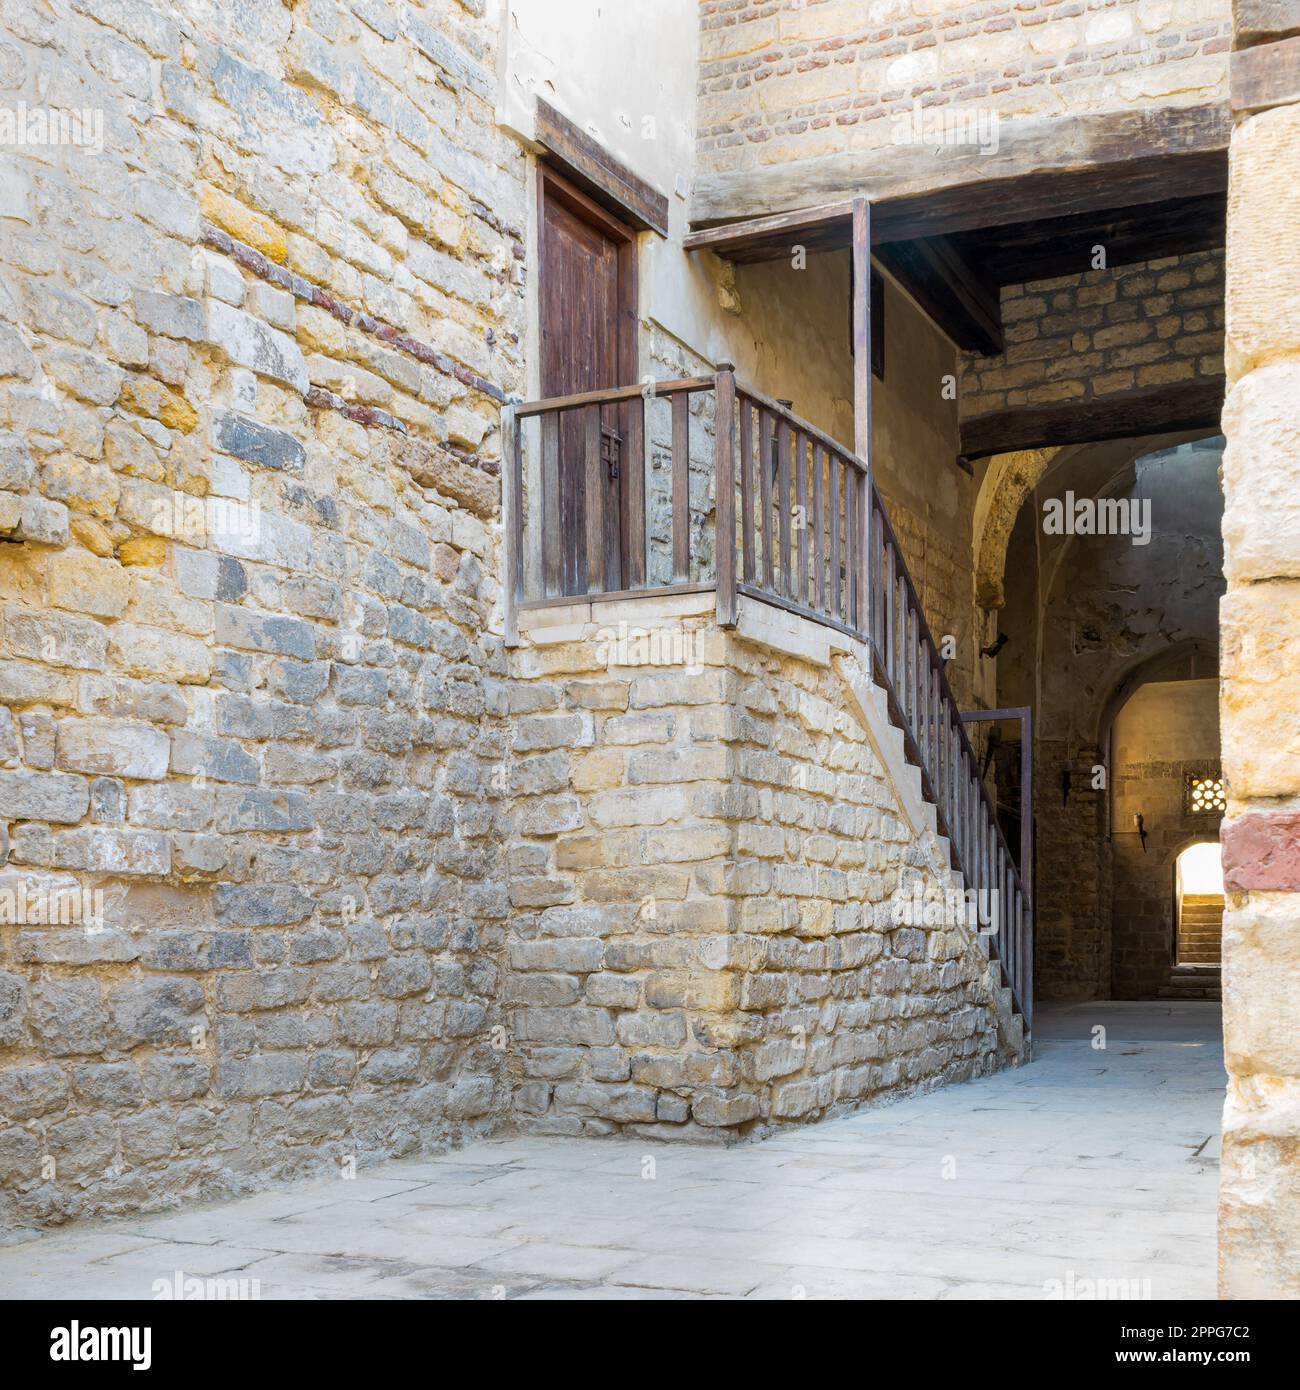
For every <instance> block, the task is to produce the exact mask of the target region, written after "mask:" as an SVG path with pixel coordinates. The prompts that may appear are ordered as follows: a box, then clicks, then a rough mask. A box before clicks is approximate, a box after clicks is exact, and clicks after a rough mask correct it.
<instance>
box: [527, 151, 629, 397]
mask: <svg viewBox="0 0 1300 1390" xmlns="http://www.w3.org/2000/svg"><path fill="white" fill-rule="evenodd" d="M548 197H553V198H554V199H555V200H556V201H557V202H558V203H560V204H561V205H562V206H564V207H566V208H568V210H569V211H570V212H571V213H573V214H574V216H575V217H578V218H580V219H581V220H582V221H584V222H587V223H589V224H590V225H591V226H593V227H599V228H600V230H601V231H602V232H604V233H605V235H606V236H608V237H609V238H610V240H611V241H613V242H616V243H617V245H618V309H617V314H618V324H617V328H616V332H615V335H614V336H615V343H616V345H617V349H618V368H617V374H618V376H619V377H620V378H621V379H620V380H619V381H616V382H614V383H613V384H614V385H615V386H632V385H634V384H635V383H636V380H637V367H638V365H639V361H638V352H637V348H638V344H637V310H638V303H639V301H638V294H639V286H638V284H637V254H636V251H637V244H636V238H637V234H636V232H635V231H634V230H633V229H632V228H631V227H629V226H628V225H627V223H626V222H622V221H620V220H619V219H618V218H617V217H615V216H614V214H613V213H611V212H608V211H606V209H604V208H603V207H601V205H600V204H599V203H597V202H595V201H594V200H593V199H591V198H589V197H588V196H587V195H586V194H585V193H584V192H583V191H582V190H581V189H580V188H579V187H578V186H577V185H576V184H574V183H571V182H570V181H569V180H568V179H566V178H565V177H564V175H563V174H560V173H558V172H557V171H556V170H555V169H553V168H552V167H551V166H550V165H549V164H546V163H544V162H539V163H538V166H537V274H538V288H537V314H538V336H539V338H540V336H541V313H542V292H541V276H542V273H543V268H544V267H545V265H546V200H547V198H548ZM537 372H538V386H539V388H540V390H541V391H542V392H544V391H545V387H543V386H542V385H541V372H542V363H541V361H540V359H539V361H538V367H537Z"/></svg>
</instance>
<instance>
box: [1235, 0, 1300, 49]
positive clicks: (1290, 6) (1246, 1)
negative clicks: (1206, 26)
mask: <svg viewBox="0 0 1300 1390" xmlns="http://www.w3.org/2000/svg"><path fill="white" fill-rule="evenodd" d="M1293 34H1300V0H1235V3H1234V4H1233V7H1232V46H1233V47H1234V48H1249V47H1250V46H1251V45H1252V44H1256V43H1274V42H1276V41H1277V40H1278V39H1287V38H1290V37H1291V36H1292V35H1293Z"/></svg>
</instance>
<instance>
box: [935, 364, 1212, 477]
mask: <svg viewBox="0 0 1300 1390" xmlns="http://www.w3.org/2000/svg"><path fill="white" fill-rule="evenodd" d="M1223 393H1224V380H1223V378H1222V377H1212V378H1203V379H1201V380H1199V381H1188V382H1178V383H1176V384H1174V385H1171V386H1150V387H1147V388H1146V389H1145V390H1141V391H1124V392H1116V394H1115V395H1113V396H1102V397H1101V398H1100V399H1097V400H1091V401H1071V402H1066V403H1062V404H1057V405H1044V406H1033V407H1029V406H1016V407H1013V408H1012V409H1010V410H998V411H993V412H991V413H989V414H987V415H975V416H972V417H971V418H970V419H968V420H963V421H962V424H961V457H962V458H963V459H964V460H965V461H967V462H969V461H970V460H972V459H978V458H987V457H988V456H989V455H990V454H1005V453H1011V452H1013V451H1015V450H1017V449H1050V448H1053V447H1056V446H1059V445H1062V444H1090V443H1094V442H1097V441H1100V440H1104V439H1136V438H1139V437H1141V436H1142V435H1147V434H1171V433H1174V432H1175V431H1178V430H1196V429H1206V430H1217V429H1218V428H1219V417H1220V415H1221V414H1222V411H1223Z"/></svg>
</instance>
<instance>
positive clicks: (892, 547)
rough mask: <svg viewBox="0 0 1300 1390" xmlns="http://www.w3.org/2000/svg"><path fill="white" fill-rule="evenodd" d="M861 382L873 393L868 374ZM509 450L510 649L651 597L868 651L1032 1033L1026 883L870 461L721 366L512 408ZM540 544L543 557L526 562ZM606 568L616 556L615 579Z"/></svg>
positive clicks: (993, 959)
mask: <svg viewBox="0 0 1300 1390" xmlns="http://www.w3.org/2000/svg"><path fill="white" fill-rule="evenodd" d="M867 382H868V389H869V386H870V371H868V372H867ZM708 397H712V401H713V407H714V408H713V423H714V429H713V441H712V453H713V458H712V472H713V483H714V487H713V496H714V499H715V506H714V513H713V518H712V520H713V533H714V542H715V544H714V558H713V564H712V569H713V574H712V577H711V582H710V577H709V575H708V573H707V569H708V566H707V565H705V564H704V563H703V561H702V560H701V557H700V555H699V553H698V549H699V547H698V538H697V533H698V530H699V528H700V523H702V522H703V523H705V524H707V517H706V516H705V515H703V514H693V513H692V505H691V499H692V497H693V496H694V495H695V492H696V490H695V489H693V488H692V485H691V473H692V469H693V468H694V469H695V471H697V472H698V471H700V469H701V466H705V467H707V463H706V461H705V460H704V459H699V458H696V459H694V460H693V459H692V456H691V443H692V440H695V439H697V431H696V430H694V429H692V428H691V427H690V417H691V413H692V411H693V410H695V411H696V412H697V413H702V412H700V411H699V410H698V405H693V404H692V402H697V403H702V402H700V398H708ZM665 413H667V414H668V415H669V416H670V419H665V418H664V416H665ZM570 417H573V420H574V421H575V422H580V423H581V425H582V428H581V429H580V430H579V429H577V428H574V429H573V430H566V429H561V420H562V419H570ZM606 417H608V419H607V418H606ZM614 419H619V420H621V421H622V424H621V426H620V430H619V435H620V439H621V441H622V442H621V443H620V445H619V451H618V452H619V459H620V474H619V476H620V478H621V479H622V480H623V481H622V483H621V486H622V487H623V488H624V490H625V493H626V498H627V502H626V505H625V513H626V514H625V515H624V516H623V517H622V519H621V521H620V526H621V528H622V530H621V531H620V537H619V540H618V544H617V545H614V544H612V543H607V540H608V537H607V536H606V534H605V529H606V527H607V526H608V525H610V524H611V523H610V520H609V515H608V514H609V510H610V509H609V508H607V507H606V506H605V505H604V502H603V501H602V500H601V498H602V494H601V492H600V490H599V489H600V488H601V487H603V486H604V482H603V480H604V479H605V477H606V471H607V470H606V469H605V466H604V464H603V462H602V456H601V453H600V449H601V440H602V438H603V434H602V431H603V429H604V426H605V425H606V424H608V423H609V422H610V421H611V420H614ZM656 419H657V420H658V421H659V426H658V428H659V433H660V435H661V437H663V438H665V439H671V447H670V449H669V452H668V454H667V457H666V459H665V460H664V463H665V465H666V466H665V467H664V469H663V472H664V474H665V476H666V481H667V483H668V494H667V496H665V497H663V498H661V499H660V503H661V504H662V503H664V502H666V503H668V507H667V511H668V516H667V518H666V521H667V526H668V528H670V530H669V533H668V534H667V535H665V534H664V531H665V529H666V528H665V527H664V520H665V519H664V518H661V519H660V520H659V521H658V522H657V524H656V526H651V527H647V525H646V498H647V492H646V479H647V477H648V476H649V471H650V470H649V468H648V463H647V445H648V443H649V441H651V440H652V438H654V437H655V434H656V428H655V426H654V421H655V420H656ZM530 428H531V429H532V431H533V435H534V436H535V437H534V439H533V444H532V445H530V446H529V452H530V453H532V452H533V450H534V449H535V451H536V452H535V455H534V456H535V457H536V458H537V459H538V461H539V480H540V486H539V489H538V496H537V497H536V500H535V502H534V503H533V506H534V507H535V508H536V510H537V511H538V512H539V513H540V516H539V525H538V526H537V527H536V529H535V532H528V531H526V528H525V516H526V514H527V513H528V511H529V510H530V507H529V505H528V499H527V493H526V488H525V474H524V466H523V460H524V453H525V449H524V434H525V433H526V432H528V430H529V429H530ZM701 433H702V432H701ZM570 434H572V436H573V438H574V439H577V438H579V437H580V438H581V439H582V440H584V441H585V452H584V456H583V458H582V459H581V460H578V461H577V462H578V463H580V464H581V468H577V467H576V466H574V467H570V470H569V472H570V474H571V475H572V476H574V477H576V478H578V479H579V480H580V482H581V485H582V487H583V488H584V489H585V490H586V491H587V492H590V493H591V497H592V499H593V500H592V504H591V505H588V506H587V507H586V508H585V514H584V517H583V520H582V523H581V525H582V530H583V536H582V538H581V539H582V544H581V545H580V547H579V549H580V550H581V552H582V556H583V557H584V563H583V564H582V565H580V566H579V567H578V572H577V573H574V574H569V573H568V572H567V571H566V568H565V556H564V554H562V553H561V547H562V536H563V524H564V520H563V517H562V516H561V509H560V496H561V485H560V484H561V478H562V477H563V476H565V474H564V469H563V468H562V461H563V456H564V451H565V445H566V440H568V439H569V436H570ZM505 447H506V453H505V458H506V469H505V513H506V526H505V530H506V541H507V549H508V556H507V575H508V583H507V595H508V599H507V609H506V631H507V633H508V634H509V633H512V632H513V631H514V630H515V629H514V624H515V618H514V614H515V612H516V611H517V610H518V609H519V608H521V607H524V606H527V607H537V606H550V605H564V604H568V603H572V602H573V600H574V599H575V598H583V597H591V596H594V595H597V594H602V593H604V594H610V593H613V594H617V595H620V596H621V595H623V594H631V593H653V594H656V595H658V596H661V597H662V596H668V595H672V594H678V593H682V594H686V593H691V594H694V593H698V592H700V590H701V589H712V590H713V591H714V592H715V594H716V598H717V622H718V626H719V627H723V628H734V627H735V626H736V625H737V622H738V618H739V599H740V597H741V596H742V595H743V596H744V597H745V598H747V599H755V600H758V601H759V602H761V603H764V604H767V605H770V606H771V607H773V608H775V609H780V610H784V611H785V612H787V613H794V614H797V615H798V616H800V617H803V618H807V619H811V620H812V621H813V622H815V623H820V624H822V625H824V626H826V627H829V628H832V629H835V630H836V631H838V632H840V633H843V634H846V635H848V636H849V637H851V638H852V639H854V640H855V641H857V642H859V643H861V644H862V646H863V647H864V648H865V649H866V651H865V660H866V664H867V666H868V668H869V669H868V670H867V676H868V678H869V679H870V680H871V681H872V682H873V683H874V684H875V686H876V687H878V689H879V693H880V697H881V701H882V706H883V710H884V713H885V715H886V718H887V720H888V723H889V724H891V725H892V726H893V728H894V729H895V730H896V731H897V734H898V736H899V738H901V741H902V747H903V754H904V757H905V759H906V762H908V763H910V764H911V765H912V766H913V767H914V768H915V770H916V774H917V777H918V778H919V782H920V792H921V796H922V797H923V799H924V801H925V802H927V803H928V804H929V806H930V807H931V808H932V810H933V816H934V828H935V831H936V833H937V834H938V836H939V837H940V839H941V841H942V842H943V845H944V849H945V853H946V855H947V859H948V864H947V868H948V870H949V871H950V872H951V873H952V874H953V875H954V883H953V886H954V887H961V888H963V889H964V890H967V891H973V892H975V893H978V894H980V895H983V903H984V905H985V907H986V908H987V909H989V910H991V911H992V912H993V914H994V915H995V917H996V927H995V929H994V930H993V931H992V932H988V933H981V934H980V936H979V938H978V939H979V944H980V948H981V949H982V950H983V952H984V954H985V957H986V960H987V964H988V973H989V978H990V983H991V985H992V987H993V991H994V997H995V999H996V1000H997V1002H998V1003H999V1006H1000V1011H1005V1013H1006V1014H1007V1016H1008V1017H1009V1018H1014V1019H1016V1024H1015V1027H1014V1031H1015V1032H1016V1033H1017V1034H1018V1035H1019V1036H1021V1037H1022V1038H1023V1037H1024V1036H1025V1035H1028V1033H1029V1032H1030V1029H1031V1025H1032V1010H1033V966H1034V949H1033V901H1032V898H1033V889H1032V883H1031V882H1030V881H1029V880H1028V879H1022V877H1021V874H1020V871H1019V869H1018V867H1017V865H1016V861H1015V858H1014V856H1013V855H1012V853H1011V849H1010V847H1009V846H1008V844H1007V842H1006V840H1005V838H1004V837H1003V834H1002V830H1001V827H1000V826H999V824H998V818H997V810H996V807H995V805H994V802H993V799H992V797H991V796H990V794H989V791H988V788H987V787H986V786H985V783H984V778H983V775H982V771H981V767H980V762H979V759H978V758H977V757H976V755H975V752H974V749H973V748H972V746H971V743H970V740H969V738H968V737H967V734H966V729H965V727H964V722H963V717H962V712H961V710H960V708H959V706H958V705H957V702H956V700H955V699H954V698H953V693H952V690H951V689H950V687H949V684H948V678H947V674H946V672H945V670H944V666H945V659H944V657H943V656H941V655H940V653H939V651H938V648H937V647H936V645H935V642H934V639H933V637H932V635H931V633H930V629H929V626H928V624H927V622H926V617H925V611H924V608H923V607H922V604H921V600H920V597H919V596H918V594H917V591H916V586H915V585H914V584H913V582H912V578H911V576H910V575H909V574H908V571H907V564H906V560H905V558H904V554H903V549H902V547H901V546H900V544H899V542H898V537H897V536H896V534H895V532H894V528H893V526H892V524H891V523H890V520H889V518H888V516H887V515H886V513H885V508H884V506H883V503H882V501H881V497H880V493H879V492H878V491H877V489H876V486H875V483H874V480H873V479H872V476H871V469H870V467H869V465H868V463H867V462H866V461H865V460H863V459H862V458H859V457H858V456H857V455H856V454H855V453H853V452H852V451H851V450H849V449H847V448H845V447H844V446H843V445H842V444H840V443H839V442H838V441H837V440H835V439H833V438H831V437H830V436H829V435H827V434H824V433H823V432H822V431H821V430H819V429H817V428H816V426H814V425H812V424H810V423H809V422H808V421H807V420H804V419H801V418H800V417H799V416H797V415H795V414H794V413H793V411H791V410H790V409H789V408H788V407H787V406H786V405H784V404H783V403H782V402H780V401H775V400H772V399H770V398H769V397H767V396H765V395H763V394H762V393H761V392H759V391H756V390H755V389H754V388H752V387H750V386H747V385H745V384H744V383H742V382H738V381H737V380H736V376H735V370H734V368H732V367H731V366H730V365H729V364H726V363H723V364H720V365H719V367H718V370H717V371H716V372H714V373H712V374H711V375H707V376H698V377H682V378H676V379H673V380H668V381H659V382H656V383H655V384H654V388H653V390H649V391H647V390H646V389H645V388H644V387H643V386H641V385H637V386H625V387H610V388H606V389H604V390H600V391H588V392H582V393H579V394H577V395H572V396H557V397H551V398H549V399H546V400H537V401H528V402H524V403H521V404H518V405H514V406H511V408H510V410H509V412H508V414H507V417H506V443H505ZM570 463H571V464H573V460H570ZM584 495H585V494H584ZM796 518H798V522H797V524H796ZM533 536H535V540H534V541H532V542H531V543H533V544H534V545H535V546H536V548H537V549H538V550H539V551H540V553H535V554H534V555H533V556H532V561H533V562H532V563H525V551H526V550H527V549H528V546H529V544H530V537H533ZM611 555H616V556H617V557H618V558H617V563H616V564H615V563H613V562H611V559H610V556H611ZM665 580H667V581H668V582H664V581H665Z"/></svg>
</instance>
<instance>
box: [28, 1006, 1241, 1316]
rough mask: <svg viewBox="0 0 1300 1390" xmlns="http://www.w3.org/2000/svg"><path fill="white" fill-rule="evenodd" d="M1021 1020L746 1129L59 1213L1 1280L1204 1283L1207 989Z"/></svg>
mask: <svg viewBox="0 0 1300 1390" xmlns="http://www.w3.org/2000/svg"><path fill="white" fill-rule="evenodd" d="M1099 1023H1100V1024H1103V1025H1105V1027H1106V1028H1107V1030H1108V1038H1107V1042H1108V1046H1107V1049H1106V1050H1105V1051H1095V1050H1093V1048H1092V1047H1091V1046H1090V1042H1089V1040H1090V1037H1091V1031H1090V1030H1091V1029H1092V1027H1093V1026H1094V1025H1095V1024H1099ZM1038 1033H1039V1036H1038V1043H1037V1047H1038V1059H1037V1060H1036V1061H1035V1062H1034V1064H1033V1065H1032V1066H1028V1067H1025V1068H1022V1069H1020V1070H1017V1071H1010V1072H1003V1073H1001V1074H1000V1075H998V1076H994V1077H989V1078H986V1079H984V1080H981V1081H977V1082H973V1083H971V1084H968V1085H964V1086H953V1087H950V1088H948V1089H946V1090H944V1091H939V1092H935V1093H932V1094H930V1095H925V1096H918V1097H916V1098H914V1099H911V1100H907V1101H903V1102H901V1103H899V1104H896V1105H892V1106H888V1107H884V1108H881V1109H878V1110H874V1111H870V1112H867V1113H864V1114H861V1115H858V1116H854V1117H850V1118H847V1119H842V1120H834V1121H831V1122H828V1123H825V1124H822V1125H820V1126H813V1127H810V1128H807V1129H802V1130H799V1131H797V1132H793V1133H790V1134H788V1135H784V1136H782V1137H779V1138H776V1139H772V1140H769V1141H767V1142H766V1143H762V1144H751V1145H747V1146H743V1147H740V1148H735V1149H728V1150H722V1149H713V1148H698V1147H691V1148H686V1147H672V1146H663V1145H647V1144H645V1143H636V1142H626V1141H619V1140H590V1141H588V1140H572V1139H507V1140H503V1141H500V1142H488V1143H481V1144H476V1145H474V1146H472V1147H470V1148H466V1149H462V1150H460V1151H458V1152H455V1153H448V1154H445V1155H443V1156H441V1157H439V1158H435V1159H422V1160H413V1161H409V1162H398V1163H389V1164H386V1165H384V1166H382V1167H379V1168H372V1169H367V1170H365V1171H363V1172H362V1173H361V1174H360V1175H359V1176H358V1177H357V1178H356V1179H354V1180H352V1181H349V1182H345V1181H343V1180H342V1179H331V1180H324V1181H317V1182H311V1183H302V1184H296V1185H294V1186H292V1187H288V1188H283V1189H280V1190H277V1191H274V1192H268V1193H264V1194H262V1195H259V1196H256V1197H251V1198H248V1199H245V1200H241V1201H234V1202H226V1203H223V1204H220V1205H213V1206H207V1207H202V1208H195V1209H193V1210H189V1211H185V1212H179V1213H172V1214H163V1215H158V1216H149V1217H142V1218H140V1219H138V1220H134V1221H118V1222H114V1223H111V1224H98V1225H94V1226H91V1225H84V1226H81V1227H77V1228H72V1229H67V1230H64V1231H61V1232H56V1233H54V1234H52V1235H49V1236H45V1237H43V1238H40V1239H38V1240H34V1241H28V1242H26V1243H24V1244H19V1245H13V1246H9V1247H8V1248H5V1249H0V1297H4V1298H43V1297H53V1298H95V1297H106V1298H148V1297H151V1296H152V1290H153V1283H154V1281H155V1280H157V1279H160V1278H164V1279H171V1278H172V1277H173V1276H174V1274H175V1272H176V1271H178V1270H179V1271H182V1272H183V1274H184V1275H186V1276H189V1277H211V1276H223V1277H226V1278H244V1279H257V1280H258V1281H260V1296H261V1297H262V1298H311V1299H317V1298H447V1297H470V1298H479V1297H483V1298H492V1297H497V1298H500V1297H508V1298H513V1297H522V1298H647V1297H649V1298H690V1297H699V1296H701V1295H712V1296H721V1297H737V1296H747V1297H751V1298H790V1297H799V1296H805V1297H809V1298H834V1297H875V1298H925V1299H930V1298H1042V1297H1044V1296H1045V1291H1048V1290H1050V1289H1051V1288H1052V1287H1054V1286H1051V1285H1049V1283H1048V1281H1052V1280H1057V1281H1060V1284H1061V1285H1062V1286H1064V1287H1066V1288H1067V1289H1068V1288H1070V1287H1073V1288H1074V1289H1075V1290H1076V1292H1080V1291H1082V1290H1081V1286H1080V1281H1083V1280H1089V1279H1129V1280H1133V1279H1137V1280H1143V1279H1149V1280H1150V1289H1149V1293H1150V1296H1151V1297H1154V1298H1212V1297H1213V1296H1214V1269H1215V1200H1216V1185H1217V1167H1218V1164H1217V1155H1218V1134H1219V1119H1220V1109H1221V1106H1222V1093H1223V1085H1224V1077H1223V1062H1222V1049H1221V1046H1220V1042H1219V1011H1218V1008H1217V1006H1215V1005H1210V1004H1203V1003H1174V1004H1168V1005H1165V1004H1161V1005H1134V1004H1129V1005H1123V1004H1106V1005H1096V1004H1089V1005H1076V1006H1072V1007H1070V1008H1067V1009H1057V1010H1053V1011H1050V1012H1049V1011H1048V1010H1046V1009H1044V1010H1042V1011H1041V1013H1040V1020H1039V1030H1038ZM651 1160H653V1173H652V1174H651V1173H649V1172H648V1171H647V1165H649V1164H650V1161H651Z"/></svg>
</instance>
